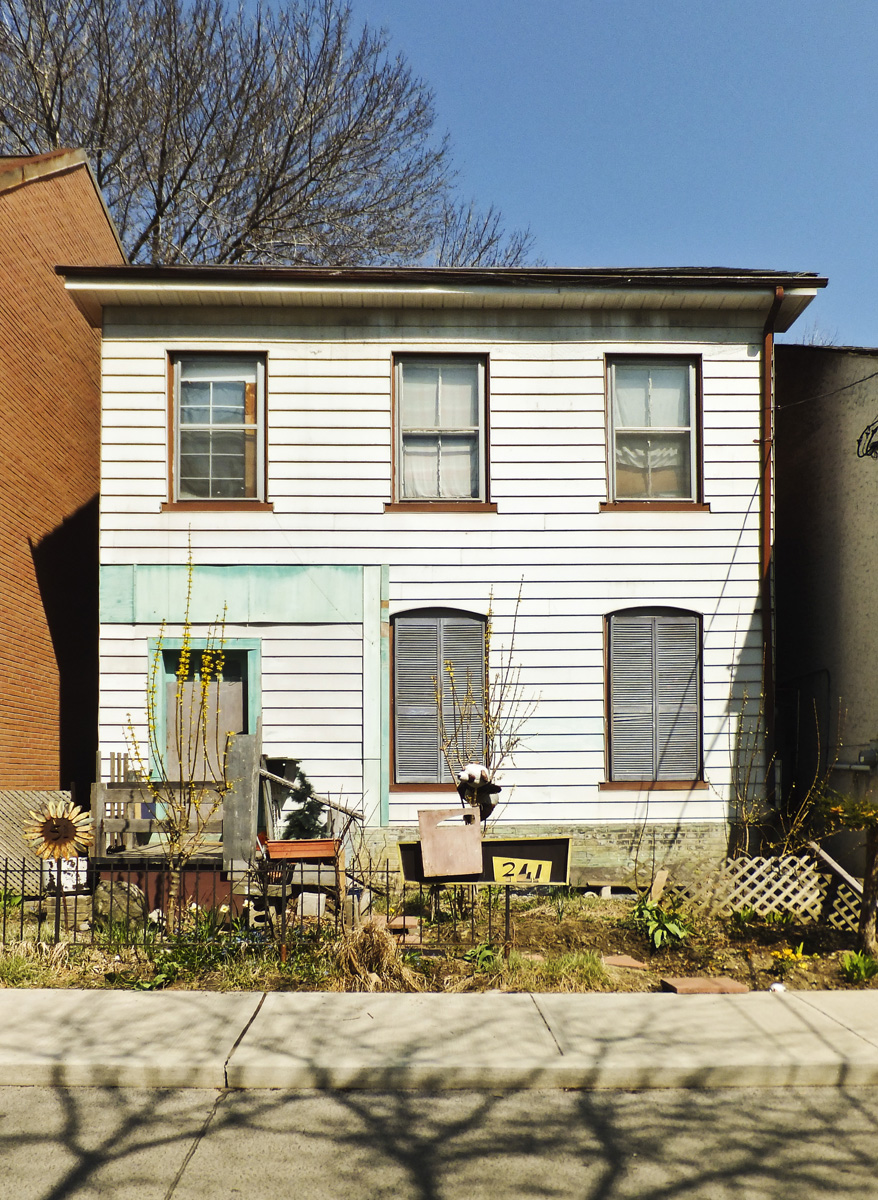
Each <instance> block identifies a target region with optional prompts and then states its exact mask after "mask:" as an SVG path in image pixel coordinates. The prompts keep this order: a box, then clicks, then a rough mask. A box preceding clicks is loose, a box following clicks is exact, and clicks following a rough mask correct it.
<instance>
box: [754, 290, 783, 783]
mask: <svg viewBox="0 0 878 1200" xmlns="http://www.w3.org/2000/svg"><path fill="white" fill-rule="evenodd" d="M783 296H784V291H783V288H782V287H780V286H778V287H776V288H775V289H774V300H773V301H772V304H771V308H770V309H769V310H768V316H767V317H766V319H765V326H764V328H763V330H762V381H761V400H762V406H761V408H762V411H761V419H760V431H759V442H760V451H761V455H762V479H761V487H760V511H759V587H760V599H761V609H762V661H763V697H764V700H763V707H764V711H765V786H766V792H767V795H768V799H769V800H772V799H774V790H775V789H774V771H773V765H774V752H775V748H774V736H775V707H774V705H775V693H774V619H773V612H772V591H773V589H772V562H771V553H772V509H773V496H772V479H773V467H774V463H773V447H774V323H775V321H776V320H777V314H778V312H779V311H780V306H781V304H782V302H783Z"/></svg>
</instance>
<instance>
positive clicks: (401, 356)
mask: <svg viewBox="0 0 878 1200" xmlns="http://www.w3.org/2000/svg"><path fill="white" fill-rule="evenodd" d="M453 361H457V362H474V363H477V364H478V366H479V367H480V369H481V372H480V379H481V395H480V397H479V401H480V415H481V420H480V424H479V475H480V488H479V491H480V496H479V498H474V497H472V496H466V497H461V498H460V499H459V500H455V499H454V498H451V497H437V498H435V499H432V498H424V497H417V498H411V499H407V498H406V497H405V496H403V494H402V482H401V475H400V472H401V464H402V453H401V450H402V426H401V422H400V410H401V391H402V384H401V380H402V368H403V365H404V364H405V363H407V362H425V363H429V362H453ZM390 377H391V386H390V407H391V426H392V437H391V478H392V492H391V495H392V499H391V500H390V501H389V502H388V503H385V505H384V511H385V512H404V511H405V512H423V513H427V512H496V511H497V505H496V504H494V503H493V502H492V501H491V472H490V445H491V425H490V412H491V406H490V403H489V397H490V360H489V356H488V355H487V354H486V353H479V352H477V351H476V352H469V351H461V352H459V353H457V352H451V353H446V352H444V351H442V350H438V351H433V352H431V351H423V352H421V351H418V352H415V351H404V352H400V353H397V354H394V355H393V356H392V358H391V372H390Z"/></svg>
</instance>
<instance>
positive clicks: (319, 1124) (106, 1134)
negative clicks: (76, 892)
mask: <svg viewBox="0 0 878 1200" xmlns="http://www.w3.org/2000/svg"><path fill="white" fill-rule="evenodd" d="M97 1196H112V1197H113V1198H114V1200H129V1198H130V1200H134V1198H135V1197H136V1198H137V1200H153V1198H156V1200H171V1198H173V1200H196V1198H197V1200H202V1198H204V1200H208V1198H210V1200H229V1198H233V1197H247V1198H248V1200H263V1198H265V1200H286V1198H287V1197H296V1200H324V1198H325V1200H341V1198H344V1200H361V1198H362V1200H383V1198H384V1197H388V1198H389V1197H394V1198H399V1200H482V1198H483V1197H484V1198H488V1197H491V1198H492V1200H498V1198H499V1200H506V1198H509V1197H512V1198H516V1200H517V1198H519V1197H521V1198H522V1200H525V1198H526V1200H567V1198H568V1197H569V1198H570V1200H616V1198H619V1200H621V1198H623V1197H624V1198H626V1200H628V1198H634V1197H636V1198H637V1200H677V1198H678V1197H698V1200H727V1198H728V1200H732V1198H734V1200H762V1198H763V1197H765V1198H766V1200H768V1198H770V1200H787V1198H789V1200H813V1198H814V1197H852V1198H853V1197H857V1198H862V1197H871V1196H876V1197H878V1088H850V1089H845V1088H840V1087H815V1088H796V1087H786V1088H760V1089H747V1088H730V1089H721V1090H713V1091H683V1090H673V1089H669V1090H665V1091H643V1092H623V1091H606V1092H593V1091H592V1092H576V1091H567V1092H565V1091H526V1092H511V1093H477V1092H448V1091H446V1092H442V1093H438V1094H435V1093H433V1094H431V1093H424V1092H396V1093H386V1092H385V1093H377V1092H316V1091H308V1092H281V1091H246V1092H244V1091H239V1092H215V1091H199V1090H194V1089H188V1090H174V1091H162V1090H158V1091H156V1090H149V1091H147V1090H140V1089H112V1088H109V1089H103V1088H39V1087H20V1088H16V1087H5V1088H2V1089H0V1197H2V1200H7V1198H8V1200H61V1198H62V1197H64V1198H66V1197H77V1198H79V1197H97Z"/></svg>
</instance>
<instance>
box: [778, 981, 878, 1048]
mask: <svg viewBox="0 0 878 1200" xmlns="http://www.w3.org/2000/svg"><path fill="white" fill-rule="evenodd" d="M794 995H796V997H797V998H798V999H799V1000H800V1001H801V1002H802V1004H807V1005H808V1007H809V1008H810V1009H811V1011H812V1012H816V1013H819V1014H820V1016H821V1017H828V1018H829V1020H830V1021H833V1022H834V1023H835V1024H836V1025H837V1026H838V1027H839V1029H845V1030H847V1032H848V1033H852V1034H853V1035H854V1037H857V1038H859V1039H860V1041H861V1042H865V1043H866V1045H867V1046H876V1047H878V1040H875V1039H873V1038H869V1037H866V1035H865V1034H864V1033H863V1032H862V1030H860V1029H851V1027H850V1025H845V1023H844V1021H841V1020H839V1018H838V1017H836V1016H834V1015H833V1014H832V1013H828V1012H825V1011H824V1010H823V1009H822V1008H818V1007H817V1005H816V1004H812V1003H811V1002H810V1001H809V1000H808V999H806V995H807V993H806V994H805V995H803V994H802V993H801V992H797V993H794Z"/></svg>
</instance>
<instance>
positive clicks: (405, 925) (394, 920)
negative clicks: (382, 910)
mask: <svg viewBox="0 0 878 1200" xmlns="http://www.w3.org/2000/svg"><path fill="white" fill-rule="evenodd" d="M419 927H420V920H419V919H418V917H391V918H390V920H389V921H388V922H387V929H388V930H389V932H390V933H407V932H408V931H409V930H411V929H418V928H419Z"/></svg>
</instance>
